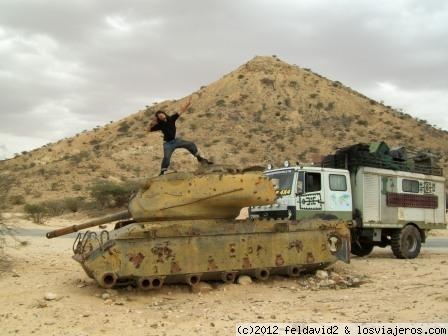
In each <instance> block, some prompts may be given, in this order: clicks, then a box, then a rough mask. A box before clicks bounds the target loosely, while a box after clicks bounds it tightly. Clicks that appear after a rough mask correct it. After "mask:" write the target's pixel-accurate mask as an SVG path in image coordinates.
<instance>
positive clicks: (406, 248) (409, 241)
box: [391, 225, 422, 259]
mask: <svg viewBox="0 0 448 336" xmlns="http://www.w3.org/2000/svg"><path fill="white" fill-rule="evenodd" d="M391 247H392V252H393V253H394V255H395V256H396V257H397V258H400V259H414V258H416V257H417V256H418V255H419V253H420V248H421V247H422V237H421V235H420V231H419V230H418V229H417V228H416V227H415V226H413V225H406V226H405V227H404V228H402V229H401V230H395V231H394V232H393V233H392V235H391Z"/></svg>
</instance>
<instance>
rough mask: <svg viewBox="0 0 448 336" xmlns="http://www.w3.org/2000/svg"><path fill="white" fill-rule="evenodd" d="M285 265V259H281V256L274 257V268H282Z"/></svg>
mask: <svg viewBox="0 0 448 336" xmlns="http://www.w3.org/2000/svg"><path fill="white" fill-rule="evenodd" d="M284 264H285V259H283V257H282V255H281V254H277V256H276V257H275V266H282V265H284Z"/></svg>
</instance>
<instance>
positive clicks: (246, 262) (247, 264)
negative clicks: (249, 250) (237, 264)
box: [243, 257, 252, 268]
mask: <svg viewBox="0 0 448 336" xmlns="http://www.w3.org/2000/svg"><path fill="white" fill-rule="evenodd" d="M243 268H252V264H251V263H250V260H249V258H248V257H245V258H243Z"/></svg>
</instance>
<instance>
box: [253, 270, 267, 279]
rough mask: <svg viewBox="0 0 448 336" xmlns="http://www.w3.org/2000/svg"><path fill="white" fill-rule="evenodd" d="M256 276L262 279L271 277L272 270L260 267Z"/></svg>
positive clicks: (256, 271)
mask: <svg viewBox="0 0 448 336" xmlns="http://www.w3.org/2000/svg"><path fill="white" fill-rule="evenodd" d="M254 275H255V278H257V279H258V280H261V281H265V280H267V279H269V275H270V272H269V270H268V269H267V268H258V269H256V270H255V273H254Z"/></svg>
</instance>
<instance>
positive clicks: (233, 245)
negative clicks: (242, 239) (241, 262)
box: [229, 243, 236, 258]
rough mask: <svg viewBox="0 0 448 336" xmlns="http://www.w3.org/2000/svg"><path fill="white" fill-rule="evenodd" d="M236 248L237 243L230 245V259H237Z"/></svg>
mask: <svg viewBox="0 0 448 336" xmlns="http://www.w3.org/2000/svg"><path fill="white" fill-rule="evenodd" d="M235 246H236V244H235V243H232V244H229V251H230V258H235V257H236V254H235V252H236V249H235Z"/></svg>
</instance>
